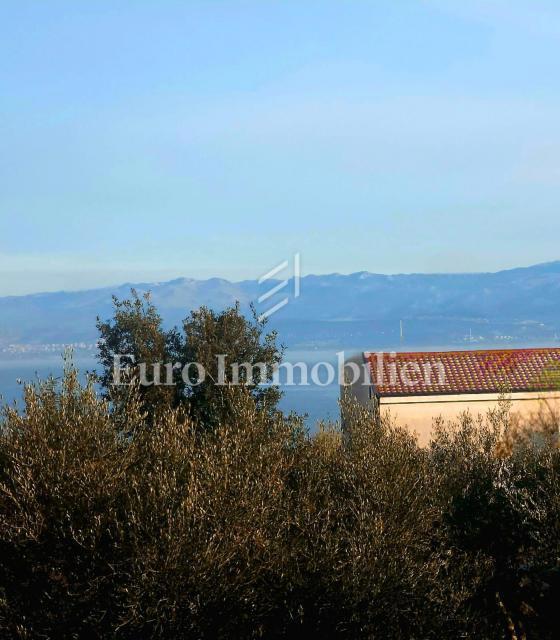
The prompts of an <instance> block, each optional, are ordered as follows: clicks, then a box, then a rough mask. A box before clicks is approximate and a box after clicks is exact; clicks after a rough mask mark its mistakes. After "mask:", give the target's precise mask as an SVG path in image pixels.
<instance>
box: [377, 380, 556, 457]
mask: <svg viewBox="0 0 560 640" xmlns="http://www.w3.org/2000/svg"><path fill="white" fill-rule="evenodd" d="M499 398H500V396H499V395H498V394H464V395H441V396H432V395H430V396H406V397H383V398H381V399H380V412H381V415H382V416H391V417H392V418H393V419H394V420H395V421H396V423H397V424H398V425H400V426H406V427H407V428H408V429H410V430H411V431H412V432H415V433H416V434H417V436H418V442H419V444H420V445H422V446H425V445H427V444H428V442H429V440H430V435H431V433H432V427H433V423H434V420H435V419H436V418H438V417H441V418H443V419H444V420H455V419H456V418H458V417H459V416H460V415H461V414H462V413H464V412H466V411H468V412H470V414H471V415H472V416H474V417H476V416H478V415H482V416H486V415H487V414H488V411H489V410H490V409H495V408H496V407H497V406H498V402H499ZM508 399H509V400H510V401H511V403H512V408H511V411H512V415H513V414H515V415H517V416H519V417H520V418H521V419H530V418H531V417H532V416H535V415H537V414H538V413H539V411H540V410H550V409H552V410H553V411H560V393H558V392H552V393H550V392H549V393H512V394H510V395H509V396H508Z"/></svg>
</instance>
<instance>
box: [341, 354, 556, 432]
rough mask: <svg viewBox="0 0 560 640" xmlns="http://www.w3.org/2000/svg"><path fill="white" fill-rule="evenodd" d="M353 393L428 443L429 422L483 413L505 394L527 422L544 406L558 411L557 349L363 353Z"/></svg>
mask: <svg viewBox="0 0 560 640" xmlns="http://www.w3.org/2000/svg"><path fill="white" fill-rule="evenodd" d="M350 362H354V363H356V364H359V365H361V367H362V372H363V373H362V374H361V375H360V376H359V378H358V379H356V380H351V382H352V384H350V388H351V393H352V395H354V396H355V397H356V398H357V399H358V400H359V401H360V402H362V403H373V404H374V405H375V406H376V408H377V409H378V410H380V412H381V413H382V414H388V413H390V414H391V415H392V416H393V417H394V418H395V419H396V420H397V421H398V422H400V423H401V424H406V425H407V426H408V427H409V428H411V429H413V430H414V431H416V432H417V434H418V436H419V440H420V442H421V443H426V442H427V441H428V440H429V436H430V433H431V429H432V425H433V419H434V418H437V417H442V418H444V419H454V418H456V417H457V416H458V415H459V414H460V413H463V412H465V411H469V412H471V413H474V414H480V413H483V414H484V413H487V412H488V410H490V409H493V408H495V407H496V406H497V404H498V402H499V399H500V398H501V397H503V395H504V394H507V395H508V397H509V399H510V401H511V403H512V412H514V413H517V414H519V415H520V416H524V417H526V418H527V417H529V416H530V415H531V414H532V413H533V412H537V411H538V409H539V407H540V406H541V405H542V403H543V402H546V403H547V406H548V405H550V403H554V404H555V405H556V404H558V408H559V409H560V403H559V401H560V348H536V349H485V350H470V351H427V352H401V353H395V352H391V353H383V352H365V353H364V354H362V355H361V356H359V357H358V358H354V359H352V360H351V361H350Z"/></svg>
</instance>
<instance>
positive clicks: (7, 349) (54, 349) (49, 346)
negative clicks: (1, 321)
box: [0, 342, 97, 356]
mask: <svg viewBox="0 0 560 640" xmlns="http://www.w3.org/2000/svg"><path fill="white" fill-rule="evenodd" d="M67 351H72V352H74V353H88V354H93V353H94V352H96V351H97V342H51V343H44V344H28V343H15V344H8V345H6V346H4V347H0V354H1V355H3V356H24V355H47V354H52V355H61V354H63V353H65V352H67Z"/></svg>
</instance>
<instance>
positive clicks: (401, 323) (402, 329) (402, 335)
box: [400, 320, 404, 342]
mask: <svg viewBox="0 0 560 640" xmlns="http://www.w3.org/2000/svg"><path fill="white" fill-rule="evenodd" d="M400 325H401V342H402V341H403V340H404V328H403V321H402V320H401V322H400Z"/></svg>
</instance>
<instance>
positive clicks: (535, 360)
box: [364, 348, 560, 396]
mask: <svg viewBox="0 0 560 640" xmlns="http://www.w3.org/2000/svg"><path fill="white" fill-rule="evenodd" d="M364 356H365V358H366V360H367V361H368V363H369V365H370V367H369V368H370V373H371V381H372V383H373V385H374V387H375V391H376V392H377V393H378V394H379V395H381V396H401V395H406V396H410V395H428V394H460V393H496V392H499V391H502V390H504V388H507V389H508V390H509V391H511V392H519V391H554V390H560V348H558V349H554V348H553V349H504V350H485V351H431V352H409V353H397V354H395V353H392V354H390V353H383V354H382V356H383V357H382V358H379V357H378V355H377V354H376V353H365V354H364ZM379 362H380V364H379Z"/></svg>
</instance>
